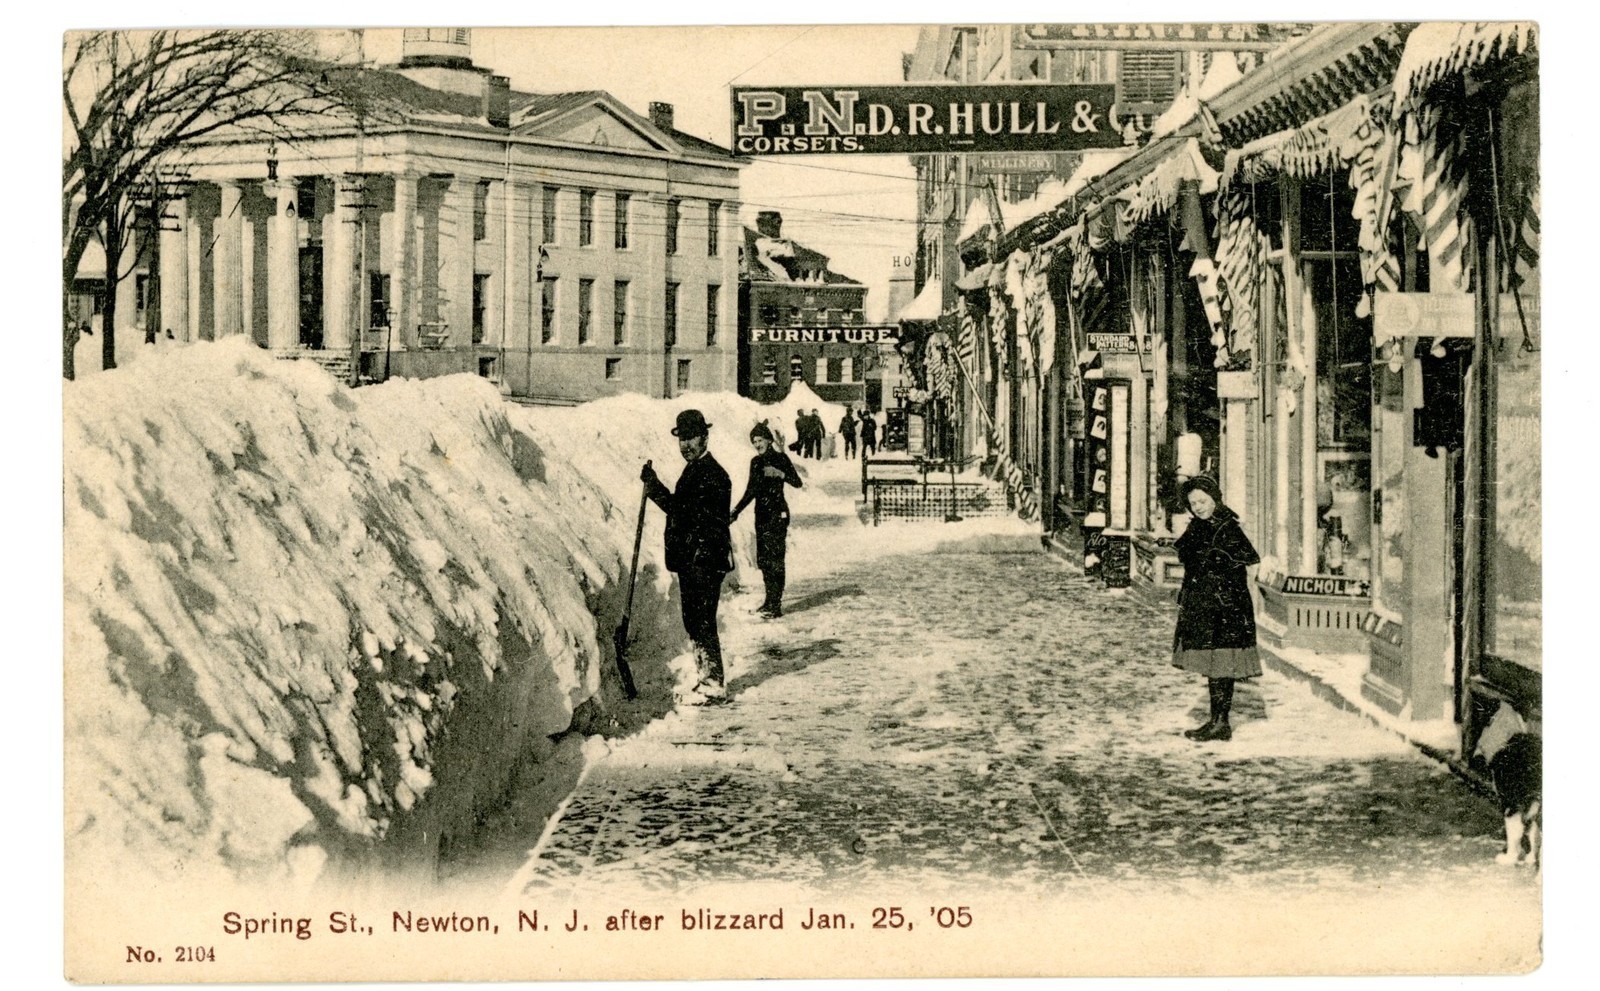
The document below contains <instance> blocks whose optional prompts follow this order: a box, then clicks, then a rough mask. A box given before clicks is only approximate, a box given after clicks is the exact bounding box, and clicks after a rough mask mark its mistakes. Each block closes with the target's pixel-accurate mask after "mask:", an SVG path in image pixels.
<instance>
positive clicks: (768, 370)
mask: <svg viewBox="0 0 1600 991" xmlns="http://www.w3.org/2000/svg"><path fill="white" fill-rule="evenodd" d="M761 384H762V385H777V384H778V363H777V362H776V361H770V360H769V361H768V362H767V363H766V364H765V365H762V366H761Z"/></svg>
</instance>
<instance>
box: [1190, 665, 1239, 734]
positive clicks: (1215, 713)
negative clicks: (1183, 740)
mask: <svg viewBox="0 0 1600 991" xmlns="http://www.w3.org/2000/svg"><path fill="white" fill-rule="evenodd" d="M1207 688H1208V689H1209V692H1210V695H1211V721H1210V722H1208V723H1206V724H1205V725H1204V726H1201V727H1200V728H1199V729H1195V730H1190V731H1189V732H1188V733H1185V734H1184V735H1185V736H1187V737H1188V738H1189V739H1191V740H1198V741H1201V742H1204V741H1207V740H1231V739H1233V727H1232V726H1230V725H1229V724H1228V711H1229V710H1230V709H1231V708H1232V707H1233V679H1232V678H1212V679H1211V680H1210V683H1209V684H1208V685H1207Z"/></svg>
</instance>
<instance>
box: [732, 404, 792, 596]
mask: <svg viewBox="0 0 1600 991" xmlns="http://www.w3.org/2000/svg"><path fill="white" fill-rule="evenodd" d="M750 443H751V445H752V446H753V447H755V449H756V454H755V457H753V458H751V459H750V480H749V481H747V482H746V483H745V486H744V495H743V496H742V497H740V499H739V502H738V504H737V505H735V506H734V507H733V513H732V514H731V515H730V516H729V517H728V522H729V523H730V524H731V523H733V522H735V521H736V520H738V519H739V514H740V513H742V512H744V507H746V506H748V505H750V503H751V502H754V503H755V504H756V567H758V568H760V569H761V580H762V582H763V583H764V584H765V585H766V589H767V595H766V599H765V601H763V602H762V603H761V608H760V609H758V610H756V613H757V615H759V616H761V617H763V618H764V619H777V618H778V617H780V616H782V615H783V583H784V558H785V556H786V555H787V552H788V545H789V503H788V500H786V499H785V498H784V497H783V487H784V486H785V485H792V486H794V487H795V488H797V489H798V488H799V487H800V484H801V483H800V473H799V472H797V471H795V468H794V462H793V461H791V460H789V456H788V455H787V454H784V453H783V452H782V451H780V450H778V449H777V448H776V447H774V446H773V438H772V431H771V430H770V429H768V427H767V425H766V424H765V423H758V424H756V425H755V426H754V427H752V428H751V429H750Z"/></svg>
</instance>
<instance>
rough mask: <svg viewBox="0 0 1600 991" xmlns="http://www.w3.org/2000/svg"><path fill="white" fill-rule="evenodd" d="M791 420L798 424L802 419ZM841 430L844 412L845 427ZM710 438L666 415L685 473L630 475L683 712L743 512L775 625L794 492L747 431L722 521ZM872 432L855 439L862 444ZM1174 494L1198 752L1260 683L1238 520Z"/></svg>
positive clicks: (711, 647)
mask: <svg viewBox="0 0 1600 991" xmlns="http://www.w3.org/2000/svg"><path fill="white" fill-rule="evenodd" d="M811 415H814V414H811ZM801 419H802V422H804V420H805V419H807V415H802V418H801ZM853 419H854V418H853V417H852V416H851V415H850V413H849V412H848V411H847V412H846V414H845V422H846V423H851V421H852V420H853ZM817 422H818V424H819V425H820V422H821V421H820V420H819V421H817ZM859 422H860V424H861V426H862V427H863V428H865V427H866V425H867V424H869V423H872V419H871V417H869V416H868V417H862V419H861V420H860V421H859ZM710 431H711V424H709V423H707V422H706V418H705V416H704V415H703V414H702V413H701V412H700V411H699V410H694V409H689V410H684V411H683V412H682V413H679V414H678V418H677V425H676V426H674V427H673V429H672V433H673V436H675V437H677V438H678V451H679V453H680V454H682V455H683V459H684V461H685V462H687V463H686V464H685V465H684V469H683V473H682V474H681V475H679V476H678V484H677V486H676V488H673V489H669V488H667V486H666V485H665V484H663V483H662V481H661V480H660V479H659V478H658V477H656V473H655V469H654V468H652V467H651V466H650V464H649V463H648V462H646V464H645V466H644V468H643V469H642V470H641V471H640V473H639V477H640V478H641V479H642V480H643V482H644V485H645V493H646V495H647V496H648V497H649V498H650V500H651V501H653V502H654V503H655V504H656V505H658V506H660V507H661V508H662V510H664V511H665V512H666V514H667V525H666V565H667V570H669V571H671V572H674V573H676V574H677V576H678V588H679V599H680V602H681V607H682V612H683V628H684V631H685V632H686V633H687V634H688V635H689V640H690V642H691V643H692V644H693V646H694V654H695V664H696V669H697V672H698V676H699V678H698V683H697V685H696V686H695V690H694V692H693V693H692V694H691V696H690V697H689V700H690V701H705V700H710V699H715V698H720V697H722V696H723V695H724V694H725V692H726V683H725V679H724V673H723V665H722V644H721V641H720V639H719V638H718V635H717V605H718V603H719V601H720V599H721V595H722V582H723V579H724V578H725V577H726V576H727V574H728V572H730V571H732V570H733V539H732V535H731V530H730V528H731V527H732V525H733V523H734V522H736V521H737V520H738V519H739V516H740V514H742V513H743V512H744V510H745V508H746V507H747V506H749V505H750V504H751V503H754V504H755V507H756V509H755V524H756V566H757V567H758V568H760V569H761V577H762V581H763V583H764V584H765V586H766V598H765V599H764V600H763V602H762V604H761V608H760V610H759V614H760V615H761V616H763V617H765V618H769V619H776V618H778V617H780V616H782V615H783V589H784V580H785V570H786V569H785V556H786V550H787V546H788V536H789V504H788V500H787V499H786V498H785V495H784V489H785V487H786V486H793V487H795V488H799V487H800V486H801V484H802V483H801V480H800V474H799V472H797V471H796V470H795V466H794V462H793V461H791V460H790V459H789V456H788V455H786V454H784V453H783V451H781V450H779V449H778V445H777V443H776V442H775V437H774V434H773V431H772V429H771V427H769V426H768V425H767V424H766V423H764V422H763V423H758V424H756V425H755V426H754V427H752V428H751V429H750V443H751V446H753V447H754V448H755V454H754V456H752V457H751V458H750V471H749V477H748V479H747V480H746V482H745V489H744V495H743V496H741V497H740V499H739V501H738V503H737V504H734V505H733V506H732V508H731V510H730V508H729V503H730V502H731V500H732V498H733V482H732V480H731V479H730V478H729V477H728V473H727V471H725V470H724V469H723V467H722V466H721V465H720V464H718V463H717V460H716V458H714V457H712V456H711V453H710V451H709V450H707V442H708V440H709V436H710ZM840 433H842V434H845V435H846V436H847V437H849V438H850V439H851V441H853V440H854V437H855V430H854V424H853V423H852V429H850V430H848V431H846V430H845V428H844V426H843V425H841V427H840ZM875 433H876V431H875V430H874V431H872V432H867V431H866V430H865V429H864V430H863V434H862V441H863V444H864V445H865V444H867V443H869V442H868V438H869V437H873V436H874V435H875ZM801 436H802V437H805V436H807V435H806V434H801ZM874 439H875V438H874ZM850 446H851V447H853V446H854V445H853V443H852V444H851V445H850ZM848 449H849V448H847V450H848ZM865 449H866V448H865V447H864V450H865ZM1181 490H1182V494H1183V499H1184V501H1185V503H1186V504H1187V506H1188V508H1189V512H1190V514H1191V518H1190V521H1189V524H1188V527H1187V529H1185V530H1184V532H1183V535H1182V536H1180V537H1179V538H1178V540H1177V551H1178V557H1179V559H1180V560H1181V561H1182V562H1183V586H1182V588H1181V589H1180V590H1179V593H1178V622H1177V628H1176V629H1175V630H1174V632H1173V640H1172V663H1173V665H1174V666H1176V667H1178V668H1181V669H1183V670H1185V671H1190V672H1193V673H1195V674H1198V675H1201V676H1203V677H1204V678H1205V679H1206V682H1207V688H1208V694H1209V696H1210V703H1211V707H1210V716H1209V718H1208V719H1207V720H1206V721H1205V722H1204V723H1203V724H1201V725H1200V726H1197V727H1195V728H1193V729H1190V730H1188V731H1186V732H1185V733H1184V735H1185V736H1187V737H1188V738H1190V739H1192V740H1198V741H1210V740H1219V741H1221V740H1228V739H1231V738H1232V736H1233V728H1232V725H1231V724H1230V722H1229V719H1230V713H1231V710H1232V707H1233V689H1234V683H1235V682H1237V681H1239V680H1240V679H1244V678H1255V677H1258V676H1260V674H1261V660H1260V656H1259V654H1258V652H1257V649H1256V620H1255V605H1254V601H1253V600H1252V599H1251V597H1250V586H1249V578H1248V575H1247V572H1246V569H1247V568H1248V567H1249V566H1251V565H1254V564H1257V563H1259V562H1260V560H1261V559H1260V557H1259V556H1258V555H1257V554H1256V550H1255V548H1254V547H1253V546H1252V545H1251V543H1250V538H1248V537H1247V536H1245V533H1244V528H1243V527H1242V526H1240V523H1239V515H1238V514H1237V513H1235V512H1234V511H1233V510H1232V509H1230V508H1229V507H1228V506H1227V505H1225V504H1224V503H1223V501H1222V490H1221V489H1220V488H1218V486H1217V483H1216V482H1214V481H1212V480H1211V479H1210V478H1207V477H1204V476H1200V477H1195V478H1190V479H1187V480H1186V481H1184V483H1183V485H1182V489H1181Z"/></svg>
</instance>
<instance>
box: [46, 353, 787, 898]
mask: <svg viewBox="0 0 1600 991" xmlns="http://www.w3.org/2000/svg"><path fill="white" fill-rule="evenodd" d="M163 358H164V360H162V361H145V362H139V363H137V364H136V365H135V366H133V367H129V368H123V369H119V370H118V371H117V372H115V373H109V374H100V375H94V376H90V377H89V378H87V379H85V380H83V381H79V382H75V383H69V384H68V385H67V386H66V389H65V394H64V421H65V422H64V431H65V434H64V448H65V463H66V470H65V478H64V496H65V524H66V526H65V538H66V576H67V577H66V589H65V600H66V627H67V657H66V700H67V707H66V739H67V747H68V760H67V772H68V781H67V797H68V834H69V854H70V857H69V859H72V858H77V859H78V860H84V859H86V858H92V857H94V856H96V855H97V854H98V853H100V852H104V853H108V854H113V855H119V856H120V858H121V859H122V860H123V861H124V862H126V861H127V860H128V858H129V856H130V855H131V856H132V857H135V858H142V859H144V860H145V861H146V862H148V863H154V864H162V865H181V866H182V868H183V869H185V870H187V871H190V872H191V874H193V873H194V872H203V871H205V870H207V869H214V870H217V871H221V872H228V873H234V874H239V873H246V874H250V875H252V876H268V877H284V876H293V875H294V874H295V873H296V872H299V873H302V874H306V875H314V874H316V873H317V871H318V869H319V868H320V866H321V865H322V864H323V863H324V861H325V860H326V859H327V858H328V857H329V856H330V855H331V856H333V857H334V858H335V859H336V860H339V861H349V860H350V859H352V858H354V859H356V860H358V861H365V860H372V859H376V860H384V861H390V862H404V863H413V862H417V861H418V860H420V861H423V862H431V861H432V860H433V858H436V857H438V856H441V854H442V853H445V854H447V853H448V848H449V847H450V845H451V844H453V843H456V842H458V841H462V840H465V839H467V838H468V837H467V836H466V832H467V831H469V830H470V829H472V828H473V827H472V825H471V824H472V823H473V822H475V821H478V822H481V820H482V815H483V812H484V810H485V809H493V808H495V807H497V806H498V805H499V804H500V803H502V802H503V801H504V798H505V796H506V794H507V792H508V791H509V790H511V789H512V787H513V785H515V786H516V787H517V788H527V787H529V783H528V781H527V780H526V775H527V773H528V772H529V769H530V766H531V767H533V768H534V769H535V770H537V769H538V767H539V766H545V765H549V766H555V765H560V764H561V763H562V762H563V761H566V762H569V763H573V764H575V763H576V762H577V761H579V760H581V758H580V756H579V755H578V750H579V749H580V748H579V743H578V740H577V739H576V735H569V736H567V737H562V736H561V735H562V734H563V733H565V732H566V731H567V730H569V728H571V727H574V725H575V724H574V713H575V711H577V710H579V709H580V707H583V706H584V705H585V703H586V702H588V701H589V700H591V699H594V698H595V697H596V696H597V695H598V694H599V693H600V691H601V686H602V682H603V680H604V681H605V682H606V683H608V684H609V683H611V682H612V680H613V679H614V677H615V676H614V673H613V664H612V661H611V659H610V658H609V657H607V656H606V655H607V654H608V653H609V651H610V634H611V631H612V630H613V629H614V628H615V624H616V621H617V619H618V618H619V617H620V614H621V609H622V605H621V603H622V600H623V597H624V592H625V590H624V588H623V585H625V583H626V580H627V574H626V568H627V566H628V557H629V555H630V553H631V551H632V545H633V537H634V524H635V519H636V514H637V512H638V508H639V504H638V493H639V492H640V483H639V481H638V468H639V465H640V464H641V463H642V462H643V461H644V460H645V459H647V458H653V459H654V460H655V462H656V465H657V468H658V470H659V471H660V473H661V475H662V477H663V478H664V479H665V480H666V481H668V483H669V484H670V483H671V482H672V481H674V480H675V479H676V477H677V473H678V469H679V468H680V467H681V464H682V462H681V460H680V458H679V455H678V453H677V445H676V443H675V441H674V439H673V438H672V436H671V435H670V432H669V431H670V428H671V425H672V420H673V417H674V416H675V415H676V413H677V411H678V410H679V409H682V408H684V407H686V406H689V405H699V407H700V408H701V409H702V410H704V411H705V412H706V414H707V416H708V418H709V419H710V420H711V421H712V422H713V424H715V427H714V429H713V431H712V450H713V452H714V453H715V454H716V455H717V457H718V458H719V459H720V460H722V461H723V463H724V465H725V466H726V467H727V468H728V470H729V473H730V475H732V476H733V477H734V485H735V495H736V496H737V495H738V494H739V492H741V491H742V487H743V483H744V475H745V465H746V464H747V463H748V456H749V454H750V453H751V452H750V448H749V445H748V443H747V442H746V440H745V437H746V436H747V433H748V428H749V425H750V424H752V423H754V422H756V420H757V419H759V418H760V415H761V408H760V407H758V406H757V405H756V404H754V403H752V402H749V401H748V400H742V399H739V398H737V397H731V396H703V397H702V396H691V397H684V398H683V399H681V400H678V401H673V402H662V401H659V400H648V399H644V398H642V397H621V398H618V399H613V400H607V401H605V402H601V403H595V404H592V405H590V406H587V407H580V408H577V409H566V410H557V409H524V408H518V407H509V406H508V405H507V404H506V403H505V402H504V401H503V400H502V399H501V397H500V396H499V394H498V393H497V392H496V391H495V390H494V388H493V387H492V386H491V385H490V384H489V383H487V382H486V381H483V380H481V379H477V378H473V377H470V376H455V377H450V378H443V379H432V380H426V381H393V382H390V383H387V384H384V385H381V386H375V387H370V388H365V389H361V390H356V391H351V390H348V389H346V388H344V387H343V386H342V385H340V384H338V383H336V382H335V381H334V380H333V379H332V378H331V377H329V376H328V375H327V374H326V373H325V372H324V371H322V370H321V369H320V368H318V367H317V366H315V365H314V364H312V363H310V362H282V361H274V360H273V359H271V358H270V357H269V356H268V355H267V354H266V353H264V352H262V351H260V350H258V349H256V348H254V347H252V346H250V345H249V344H248V343H246V342H244V341H242V340H234V341H229V342H225V343H220V344H196V345H191V346H188V347H184V348H175V349H171V350H170V351H168V352H167V353H166V354H165V355H163ZM795 496H796V499H795V501H796V504H797V505H803V504H804V500H805V499H807V498H809V497H810V494H809V493H807V492H805V491H804V490H802V491H801V492H798V493H796V494H795ZM647 520H648V527H647V531H648V532H647V533H646V535H645V542H644V547H643V552H642V554H641V559H640V569H641V573H642V580H641V582H640V590H639V593H638V596H637V598H636V599H635V602H634V619H633V630H634V631H635V633H636V635H637V638H638V642H637V644H636V646H635V648H634V649H633V650H634V651H636V652H637V656H635V655H634V652H630V656H631V657H634V660H635V674H636V677H637V679H638V680H639V682H640V688H641V693H642V695H643V696H644V698H643V700H642V702H641V704H642V705H645V707H646V708H645V709H644V710H641V711H643V712H645V715H646V716H648V715H649V714H652V713H653V714H659V713H660V712H662V711H665V708H666V707H667V706H670V704H671V703H670V700H671V688H672V687H673V686H672V677H673V675H672V672H671V670H670V669H669V664H668V660H669V659H670V657H671V655H673V654H675V653H679V652H681V650H682V646H683V644H682V640H683V634H682V629H681V626H680V625H679V623H678V619H677V608H676V604H675V602H674V601H673V599H672V596H673V595H674V594H675V593H674V591H673V587H672V583H671V581H670V578H669V576H667V575H666V574H665V573H664V571H663V569H662V568H661V564H660V555H661V525H662V520H661V513H660V512H659V511H658V510H655V509H652V510H651V511H650V513H649V516H648V518H647ZM748 529H749V528H748V527H740V528H736V547H737V550H738V554H737V557H738V558H739V560H740V562H741V575H740V576H739V577H741V578H744V579H746V580H748V579H749V578H751V577H753V578H754V580H755V582H756V584H757V585H759V575H757V574H755V573H754V571H753V551H752V548H751V544H752V543H753V538H752V536H751V534H750V533H749V532H748ZM613 691H614V690H613ZM641 718H644V717H641ZM580 722H581V720H580ZM580 728H581V727H580ZM546 770H549V767H546ZM551 773H554V772H551ZM562 773H568V772H565V771H564V772H562ZM570 773H572V774H574V775H575V773H576V772H575V771H571V772H570Z"/></svg>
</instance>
